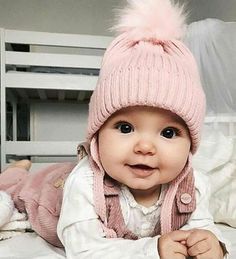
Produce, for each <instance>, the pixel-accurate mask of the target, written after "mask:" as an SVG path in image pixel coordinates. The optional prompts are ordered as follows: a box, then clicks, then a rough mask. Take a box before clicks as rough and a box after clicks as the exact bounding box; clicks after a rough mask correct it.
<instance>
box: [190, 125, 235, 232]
mask: <svg viewBox="0 0 236 259" xmlns="http://www.w3.org/2000/svg"><path fill="white" fill-rule="evenodd" d="M235 157H236V140H235V139H233V138H231V137H227V136H224V135H223V134H222V133H221V132H220V131H217V130H212V128H210V127H209V128H205V130H204V132H203V138H202V142H201V145H200V147H199V150H198V153H197V154H196V155H195V156H194V158H193V167H194V169H196V170H199V171H201V172H203V173H205V174H206V175H208V177H209V179H210V183H211V200H210V211H211V213H212V215H213V217H214V220H215V222H222V223H226V224H229V225H230V226H232V227H236V202H235V201H236V161H235Z"/></svg>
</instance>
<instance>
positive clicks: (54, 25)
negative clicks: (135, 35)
mask: <svg viewBox="0 0 236 259" xmlns="http://www.w3.org/2000/svg"><path fill="white" fill-rule="evenodd" d="M181 1H182V2H183V1H185V2H187V3H188V6H189V8H190V10H191V12H190V17H189V21H190V22H191V21H194V20H200V19H204V18H208V17H211V18H219V19H222V20H225V21H236V0H181ZM125 3H126V0H0V27H5V28H9V29H22V30H35V31H49V32H64V33H83V34H95V35H96V34H100V35H111V32H109V31H108V29H109V27H110V26H111V25H112V24H114V12H113V10H114V8H117V7H122V6H123V5H124V4H125Z"/></svg>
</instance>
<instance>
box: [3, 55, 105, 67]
mask: <svg viewBox="0 0 236 259" xmlns="http://www.w3.org/2000/svg"><path fill="white" fill-rule="evenodd" d="M101 61H102V57H100V56H90V55H72V54H71V55H70V54H55V53H51V54H50V53H36V52H34V53H32V52H31V53H30V52H29V53H27V52H15V51H6V64H9V65H22V66H49V67H50V66H52V67H55V66H56V67H73V68H91V69H99V68H100V66H101Z"/></svg>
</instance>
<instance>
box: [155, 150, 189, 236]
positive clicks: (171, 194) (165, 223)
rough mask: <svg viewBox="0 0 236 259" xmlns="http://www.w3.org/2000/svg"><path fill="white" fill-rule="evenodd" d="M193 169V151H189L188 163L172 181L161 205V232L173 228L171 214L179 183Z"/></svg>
mask: <svg viewBox="0 0 236 259" xmlns="http://www.w3.org/2000/svg"><path fill="white" fill-rule="evenodd" d="M191 170H192V153H189V156H188V160H187V163H186V165H185V167H184V169H183V170H182V172H181V173H180V174H179V175H178V176H177V177H176V178H175V179H174V180H173V181H172V182H171V183H170V185H169V187H168V190H167V191H166V194H165V198H164V201H163V203H162V207H161V216H160V225H161V234H166V233H169V232H170V231H171V230H172V227H171V214H172V206H173V202H174V199H175V196H176V192H177V189H178V187H179V184H180V183H181V182H182V181H183V179H184V178H185V177H186V176H187V175H188V174H189V172H190V171H191Z"/></svg>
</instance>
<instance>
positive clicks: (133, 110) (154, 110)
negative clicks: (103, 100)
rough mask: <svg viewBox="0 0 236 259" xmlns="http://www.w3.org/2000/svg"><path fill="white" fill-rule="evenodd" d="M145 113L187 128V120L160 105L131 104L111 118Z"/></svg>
mask: <svg viewBox="0 0 236 259" xmlns="http://www.w3.org/2000/svg"><path fill="white" fill-rule="evenodd" d="M144 114H152V115H154V116H157V117H158V118H160V117H161V118H165V119H167V120H168V121H170V122H174V123H177V124H181V125H183V126H184V127H186V128H187V125H186V123H185V121H184V120H183V119H182V118H181V117H180V116H178V115H177V114H175V113H173V112H171V111H170V110H165V109H162V108H159V107H152V106H129V107H125V108H122V109H120V110H118V111H116V112H115V113H113V114H112V115H111V117H110V119H116V118H118V117H131V118H132V117H135V116H143V115H144Z"/></svg>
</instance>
